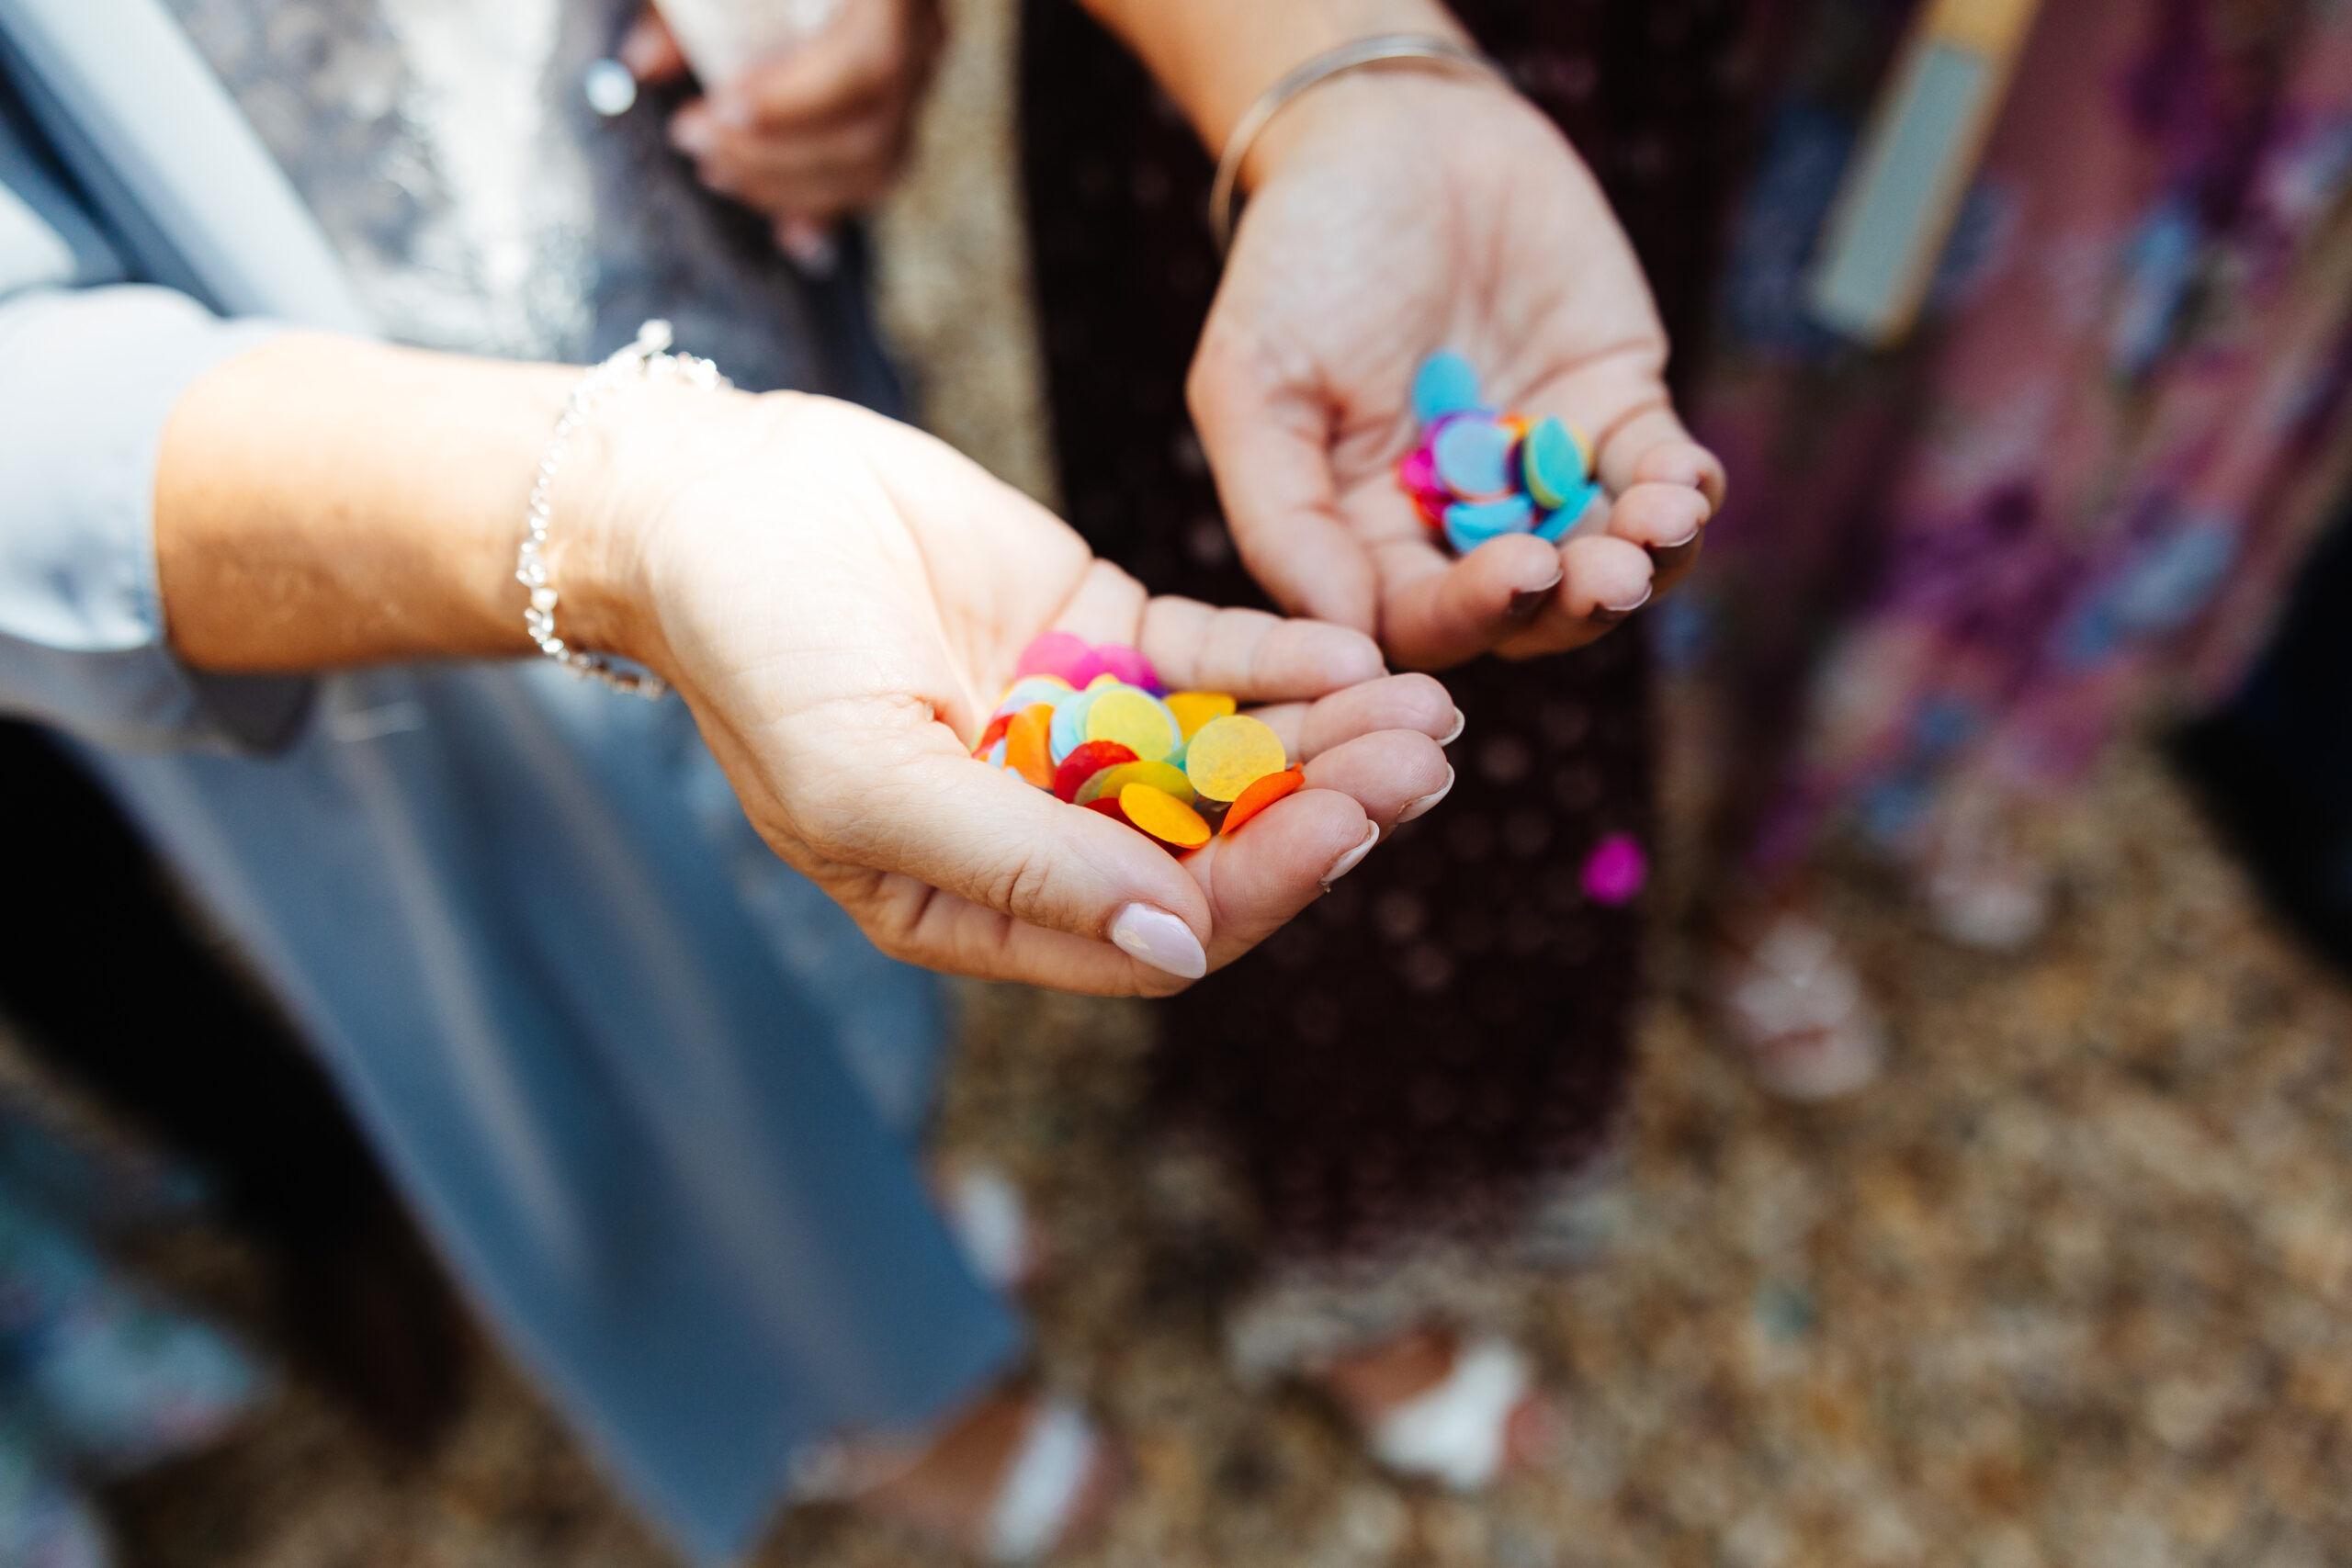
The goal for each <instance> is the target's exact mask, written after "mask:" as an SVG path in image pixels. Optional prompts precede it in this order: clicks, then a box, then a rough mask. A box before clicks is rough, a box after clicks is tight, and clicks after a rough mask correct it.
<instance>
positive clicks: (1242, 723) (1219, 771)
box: [1184, 714, 1290, 800]
mask: <svg viewBox="0 0 2352 1568" xmlns="http://www.w3.org/2000/svg"><path fill="white" fill-rule="evenodd" d="M1289 765H1290V759H1289V758H1288V757H1287V756H1286V755H1284V753H1283V738H1282V737H1281V736H1279V735H1276V734H1275V733H1274V732H1273V731H1272V729H1269V728H1267V727H1266V726H1265V725H1263V724H1261V723H1260V722H1259V721H1258V720H1256V719H1254V718H1251V717H1250V716H1249V715H1247V714H1231V715H1228V716H1226V717H1224V718H1215V719H1211V720H1210V721H1209V722H1208V723H1206V724H1204V725H1203V726H1201V728H1200V732H1199V733H1198V734H1196V735H1194V736H1193V739H1192V742H1191V744H1190V746H1189V748H1188V749H1187V750H1186V751H1185V753H1184V773H1185V776H1186V777H1188V778H1190V779H1191V780H1192V781H1193V788H1194V789H1196V790H1198V791H1199V792H1200V793H1201V794H1203V795H1206V796H1207V797H1208V798H1209V799H1211V800H1236V799H1238V798H1239V797H1240V795H1241V792H1242V791H1243V790H1245V789H1248V788H1249V787H1250V785H1251V784H1256V783H1257V782H1258V781H1259V780H1260V779H1262V778H1264V777H1265V776H1266V775H1267V774H1268V773H1281V772H1282V771H1283V769H1284V768H1285V767H1287V766H1289Z"/></svg>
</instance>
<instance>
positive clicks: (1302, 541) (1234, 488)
mask: <svg viewBox="0 0 2352 1568" xmlns="http://www.w3.org/2000/svg"><path fill="white" fill-rule="evenodd" d="M1185 397H1186V399H1187V400H1188V402H1189V404H1190V406H1191V409H1192V413H1193V426H1194V428H1195V429H1196V430H1197V431H1198V433H1199V435H1200V438H1201V446H1202V449H1203V451H1204V452H1205V453H1206V454H1207V456H1208V459H1209V467H1210V468H1211V470H1212V471H1213V472H1214V473H1215V474H1216V487H1217V495H1218V497H1219V498H1220V499H1221V500H1222V501H1223V502H1224V503H1225V511H1226V518H1227V525H1228V526H1229V527H1230V528H1231V530H1232V533H1233V544H1234V548H1235V549H1236V550H1237V551H1238V552H1239V554H1240V556H1241V561H1242V564H1243V565H1244V566H1246V567H1248V568H1249V570H1250V576H1251V577H1253V578H1255V579H1257V581H1258V582H1259V583H1260V584H1261V586H1262V587H1264V589H1265V590H1266V592H1268V593H1269V594H1270V595H1272V598H1273V600H1274V602H1275V603H1276V604H1280V605H1282V606H1283V608H1284V609H1286V610H1289V611H1291V612H1293V613H1294V614H1296V615H1311V616H1314V617H1315V618H1316V619H1317V620H1322V621H1329V622H1332V623H1333V624H1335V625H1338V626H1352V627H1354V628H1355V629H1357V630H1358V631H1363V632H1371V631H1373V630H1374V629H1375V627H1376V626H1377V625H1378V616H1379V582H1378V576H1377V572H1376V570H1375V568H1374V563H1373V561H1372V559H1371V558H1370V556H1369V555H1368V554H1367V552H1366V550H1365V548H1364V547H1363V543H1362V541H1361V540H1360V539H1359V538H1358V537H1357V536H1356V534H1355V532H1354V530H1352V529H1351V528H1350V527H1349V526H1348V525H1347V523H1346V522H1345V520H1343V519H1342V518H1341V517H1340V510H1339V492H1338V488H1337V482H1336V480H1335V479H1334V478H1333V475H1332V471H1331V454H1330V417H1331V416H1330V412H1329V408H1328V407H1327V406H1326V405H1325V403H1324V402H1323V400H1320V399H1319V398H1317V396H1316V395H1315V393H1314V392H1313V391H1312V390H1311V389H1307V388H1304V387H1301V386H1298V385H1296V384H1295V383H1292V382H1287V381H1285V380H1283V379H1282V378H1279V376H1278V374H1277V373H1276V372H1275V371H1274V370H1272V367H1270V366H1269V364H1268V362H1267V356H1266V355H1263V354H1262V353H1261V351H1260V350H1259V349H1258V347H1257V346H1255V345H1254V344H1252V343H1251V342H1250V340H1248V339H1247V338H1246V337H1245V335H1244V334H1243V333H1242V332H1241V331H1240V330H1239V329H1238V328H1234V327H1231V326H1229V325H1227V324H1226V323H1225V322H1224V321H1223V320H1222V318H1220V317H1216V316H1213V317H1212V318H1211V320H1210V321H1209V324H1208V327H1207V328H1206V330H1205V331H1204V332H1203V333H1202V335H1201V344H1200V348H1199V350H1198V352H1197V353H1196V354H1195V355H1193V368H1192V373H1191V376H1190V378H1188V380H1187V381H1186V384H1185Z"/></svg>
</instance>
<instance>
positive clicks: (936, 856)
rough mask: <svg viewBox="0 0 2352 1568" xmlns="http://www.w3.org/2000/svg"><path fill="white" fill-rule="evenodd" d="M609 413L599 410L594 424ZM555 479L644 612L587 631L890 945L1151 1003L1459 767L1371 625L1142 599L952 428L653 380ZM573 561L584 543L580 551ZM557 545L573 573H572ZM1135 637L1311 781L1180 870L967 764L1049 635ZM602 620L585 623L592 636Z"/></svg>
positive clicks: (581, 536)
mask: <svg viewBox="0 0 2352 1568" xmlns="http://www.w3.org/2000/svg"><path fill="white" fill-rule="evenodd" d="M596 428H598V427H591V429H592V431H594V430H595V429H596ZM603 428H604V429H605V430H606V431H608V432H609V434H605V436H604V437H603V440H602V448H603V450H602V457H601V461H596V460H592V461H587V462H583V463H582V468H581V470H580V475H579V476H576V477H573V478H571V479H568V480H567V481H566V488H565V489H564V490H561V491H560V492H559V494H558V497H557V508H558V511H559V513H563V514H565V515H568V516H571V517H572V518H574V519H575V521H574V523H573V524H572V525H571V529H572V533H571V538H572V539H573V540H574V541H575V543H574V544H573V545H572V546H571V547H570V548H571V549H573V550H575V551H587V552H591V553H593V554H594V555H597V556H599V557H601V560H600V562H599V564H598V565H597V567H596V568H595V572H596V575H597V576H598V577H599V578H600V579H602V580H604V581H613V582H620V583H625V584H627V585H628V588H627V591H626V592H623V593H622V594H621V595H620V596H619V600H618V602H620V603H624V604H628V606H630V608H629V609H628V611H627V612H626V613H625V614H620V615H613V616H610V617H607V624H605V625H600V626H594V628H593V638H594V640H593V645H594V646H601V647H605V648H610V649H614V650H616V651H619V652H623V653H626V654H628V655H630V656H632V657H635V658H637V659H639V660H641V661H642V662H645V663H647V664H649V665H650V666H652V667H653V668H655V669H657V670H659V671H661V672H662V674H664V675H665V676H666V677H668V678H669V679H670V680H671V681H672V682H673V683H674V684H675V685H676V686H677V688H678V689H679V691H680V692H681V693H682V694H683V695H684V698H685V700H686V701H687V703H688V704H689V705H691V706H692V708H693V710H694V713H695V717H696V719H697V720H698V722H699V723H700V725H701V728H702V730H703V734H704V736H705V738H706V739H707V740H708V741H709V743H710V745H711V748H712V750H713V751H714V752H715V753H716V755H717V756H718V760H719V761H720V763H721V764H722V765H723V766H724V767H725V768H726V769H727V772H728V773H729V777H730V778H731V779H732V780H733V782H734V784H735V787H736V790H737V792H738V794H739V795H741V799H742V802H743V805H744V807H745V810H746V811H747V812H748V813H749V815H750V817H751V820H752V824H753V825H754V826H755V827H756V828H757V829H759V830H760V832H761V834H762V835H763V837H764V838H765V839H766V840H767V841H768V843H769V844H770V845H771V846H772V847H774V848H775V851H776V852H777V853H778V854H780V855H782V856H783V857H784V858H785V859H786V860H787V861H788V862H790V863H792V864H793V865H794V866H796V867H797V868H798V869H799V870H800V871H802V872H803V873H805V874H808V875H809V877H811V878H812V879H814V880H815V881H816V882H817V883H818V884H819V885H820V886H822V887H823V888H824V889H825V890H826V891H827V892H828V893H830V894H831V896H832V897H834V898H835V899H837V900H838V901H840V902H841V903H842V905H843V906H844V907H845V908H847V909H848V910H849V911H850V913H851V914H852V915H853V916H854V917H855V918H856V919H857V920H858V922H859V923H860V925H862V926H863V927H864V928H865V931H866V933H867V934H868V936H870V937H871V938H872V939H873V940H874V942H876V944H877V945H878V946H880V947H881V948H882V949H883V950H884V951H885V952H888V953H892V954H894V955H896V956H899V957H901V958H904V959H907V960H909V961H910V962H913V963H917V964H925V965H927V966H930V967H932V968H935V969H943V970H949V971H955V972H959V973H964V974H972V975H981V976H992V977H997V978H1005V979H1021V980H1029V981H1034V982H1037V983H1040V984H1045V985H1050V986H1057V987H1064V988H1067V989H1075V990H1093V991H1110V992H1144V993H1160V992H1167V991H1170V990H1174V989H1178V988H1180V987H1181V986H1182V983H1183V981H1184V980H1186V979H1189V978H1193V977H1197V976H1199V975H1201V974H1202V973H1204V972H1205V971H1206V970H1207V969H1209V968H1213V967H1216V966H1217V965H1219V964H1226V963H1228V962H1230V961H1231V960H1233V959H1234V958H1236V957H1238V956H1239V955H1240V954H1241V953H1244V952H1246V951H1248V950H1249V949H1250V947H1252V946H1254V945H1255V944H1256V943H1257V942H1261V941H1262V940H1264V939H1265V938H1266V937H1267V936H1268V935H1270V934H1272V932H1273V931H1275V930H1276V929H1277V928H1279V927H1280V926H1281V925H1282V924H1283V922H1284V921H1286V920H1287V919H1290V918H1291V917H1292V916H1294V915H1295V914H1297V913H1298V912H1299V911H1300V910H1301V909H1303V908H1306V905H1308V904H1309V903H1311V902H1313V901H1314V899H1315V898H1317V897H1318V896H1319V895H1320V893H1321V891H1322V889H1323V886H1324V884H1325V883H1326V882H1327V881H1329V879H1330V878H1332V877H1333V876H1334V875H1336V874H1344V872H1345V871H1346V870H1347V869H1349V868H1351V866H1352V865H1353V864H1354V863H1355V862H1356V860H1357V859H1360V858H1361V855H1362V852H1363V850H1364V849H1366V848H1367V847H1369V846H1370V844H1371V843H1372V842H1373V841H1374V838H1375V836H1376V835H1377V834H1378V833H1379V832H1380V831H1381V830H1383V829H1385V828H1387V827H1388V826H1389V825H1391V824H1393V823H1394V822H1396V821H1397V820H1398V819H1399V818H1400V816H1409V815H1414V814H1418V810H1419V809H1426V808H1427V806H1428V805H1429V804H1430V803H1432V801H1433V797H1436V796H1439V795H1442V793H1443V792H1444V790H1445V789H1446V787H1447V786H1448V784H1450V782H1451V780H1452V773H1451V770H1450V769H1449V768H1448V767H1447V765H1446V762H1445V759H1444V755H1443V752H1442V750H1441V748H1440V740H1441V739H1443V738H1450V736H1451V734H1452V732H1453V729H1454V728H1456V725H1457V721H1458V716H1457V715H1456V714H1455V713H1454V710H1453V704H1452V702H1451V701H1450V700H1449V699H1448V698H1447V696H1446V694H1445V692H1444V690H1443V688H1442V687H1441V686H1440V685H1439V684H1438V683H1437V682H1435V681H1433V680H1430V678H1429V677H1427V676H1419V675H1396V676H1392V675H1388V674H1387V673H1386V672H1385V670H1384V668H1383V666H1382V662H1381V659H1380V654H1379V650H1378V649H1376V648H1375V647H1374V644H1373V642H1372V641H1371V639H1370V638H1368V637H1364V636H1363V634H1361V633H1358V632H1354V631H1351V630H1348V629H1345V628H1343V627H1339V626H1323V625H1317V624H1313V623H1308V622H1296V621H1284V620H1282V619H1280V618H1278V617H1275V616H1272V615H1265V614H1262V613H1259V612H1254V611H1241V610H1213V609H1211V608H1209V607H1208V606H1206V605H1204V604H1195V603H1193V602H1191V601H1187V600H1181V599H1169V598H1159V599H1154V598H1149V597H1148V596H1147V595H1146V594H1145V593H1144V592H1143V590H1142V589H1141V588H1140V587H1139V586H1138V585H1137V584H1136V582H1135V581H1134V580H1132V579H1131V578H1129V577H1127V576H1126V575H1125V573H1123V572H1121V571H1119V570H1117V569H1115V568H1114V567H1112V566H1110V565H1108V564H1106V563H1104V562H1102V561H1098V560H1096V559H1094V558H1092V556H1091V554H1090V552H1089V551H1088V549H1087V547H1086V546H1085V544H1084V543H1083V541H1081V540H1080V538H1079V537H1078V536H1077V535H1076V534H1074V533H1073V532H1071V531H1070V530H1069V528H1068V527H1067V526H1066V525H1063V524H1062V523H1061V522H1060V521H1059V520H1057V518H1055V517H1054V516H1053V515H1052V514H1051V513H1048V512H1046V510H1044V509H1043V508H1042V507H1039V506H1037V505H1036V504H1035V503H1034V502H1030V501H1029V500H1027V499H1026V498H1025V497H1023V496H1022V495H1021V494H1019V493H1018V492H1017V491H1013V490H1012V489H1011V488H1010V487H1008V486H1005V485H1003V484H1001V483H1000V482H998V481H997V480H995V479H991V478H989V476H988V475H987V474H986V473H985V472H983V471H982V470H981V469H980V468H978V466H976V465H974V464H972V463H971V462H969V461H967V459H965V458H963V457H959V456H957V455H956V454H955V453H954V452H952V451H951V450H949V449H948V448H947V447H946V446H943V445H942V444H940V443H938V442H936V441H934V440H932V439H931V438H930V437H928V436H925V435H922V434H919V433H917V432H914V431H912V430H910V429H908V428H907V427H905V426H903V425H899V424H896V423H892V422H890V421H888V420H885V419H883V418H881V417H879V416H877V415H875V414H871V413H868V412H864V411H862V410H859V409H856V408H854V407H852V406H850V405H847V404H843V403H838V402H833V401H831V400H825V399H819V398H809V397H804V396H797V395H793V394H776V395H773V396H770V397H765V398H756V399H755V398H749V397H744V396H741V395H739V394H723V395H722V397H721V400H720V401H719V402H718V405H717V406H716V407H714V405H713V402H712V401H711V400H709V399H708V398H707V397H697V396H692V395H686V394H670V395H664V394H659V393H652V392H649V393H645V394H642V395H640V396H639V398H637V399H636V400H634V401H633V403H632V406H631V409H630V411H629V413H628V416H627V417H616V419H615V420H614V421H613V422H612V423H611V424H610V425H608V426H605V427H603ZM578 561H579V557H577V556H575V557H574V562H578ZM581 570H582V568H581V567H580V566H579V565H575V564H571V563H567V562H564V561H559V562H558V563H557V573H558V579H559V581H561V580H563V578H564V577H565V575H566V574H567V573H573V572H578V571H581ZM1055 628H1058V629H1063V630H1068V631H1071V632H1075V633H1077V634H1078V635H1080V636H1081V637H1085V638H1087V639H1088V640H1089V641H1091V642H1097V643H1102V642H1121V643H1128V644H1131V645H1133V646H1135V647H1136V648H1139V649H1141V650H1142V651H1143V652H1144V654H1145V655H1146V656H1147V657H1148V658H1149V659H1150V660H1152V662H1153V663H1154V664H1155V665H1156V666H1157V667H1158V669H1159V672H1160V674H1161V675H1162V677H1163V678H1164V679H1166V680H1167V681H1169V682H1171V683H1173V684H1175V685H1178V686H1187V687H1193V688H1204V689H1213V690H1219V691H1225V692H1230V693H1232V694H1234V695H1236V696H1237V697H1238V698H1239V699H1240V700H1241V701H1242V702H1243V703H1244V704H1245V705H1255V706H1256V707H1257V711H1258V713H1259V716H1261V717H1262V718H1264V719H1266V720H1267V722H1269V723H1270V724H1272V725H1273V726H1274V727H1275V728H1276V729H1277V730H1279V731H1280V732H1281V733H1282V734H1283V739H1284V741H1285V743H1286V745H1287V746H1288V748H1289V749H1290V751H1291V754H1292V758H1293V760H1294V761H1303V762H1304V764H1305V772H1306V785H1307V787H1306V788H1305V789H1303V790H1301V791H1299V792H1298V793H1296V794H1295V795H1291V796H1290V797H1288V798H1287V799H1284V800H1283V801H1281V802H1279V803H1278V804H1276V805H1275V806H1273V807H1271V808H1270V809H1268V810H1267V811H1265V812H1264V813H1263V814H1262V815H1261V816H1260V817H1259V818H1256V819H1255V820H1253V821H1252V822H1251V823H1250V826H1249V827H1248V829H1246V830H1244V831H1242V832H1240V833H1238V834H1235V835H1232V836H1229V837H1219V838H1216V839H1214V840H1211V841H1210V842H1209V843H1208V844H1207V845H1206V846H1204V848H1202V849H1200V850H1198V851H1195V852H1193V853H1192V854H1190V855H1188V856H1186V857H1185V858H1184V859H1182V860H1181V861H1179V860H1177V859H1175V858H1173V857H1171V856H1170V854H1169V853H1168V852H1167V851H1165V850H1164V849H1162V848H1161V847H1159V844H1158V843H1156V842H1155V841H1154V840H1150V839H1148V838H1146V837H1144V836H1143V835H1142V834H1140V833H1138V832H1136V831H1135V830H1134V829H1130V828H1127V827H1125V826H1122V825H1120V824H1118V823H1115V822H1113V821H1111V820H1110V819H1108V818H1104V817H1103V816H1100V815H1098V814H1096V813H1094V812H1091V811H1085V810H1081V809H1079V808H1077V807H1071V806H1069V805H1066V804H1064V803H1062V802H1060V801H1057V800H1056V799H1055V798H1053V797H1052V796H1051V795H1046V794H1044V793H1042V792H1040V791H1038V790H1036V789H1035V788H1033V787H1031V786H1030V785H1028V784H1024V783H1023V782H1022V781H1021V780H1020V779H1019V778H1017V777H1015V776H1013V775H1012V774H1010V773H1004V772H1001V771H999V770H996V769H992V768H989V767H988V766H986V765H985V764H983V763H981V762H978V761H974V760H973V759H972V758H971V757H970V755H969V749H970V747H971V745H972V743H973V741H974V740H975V739H976V738H977V737H978V734H979V732H980V730H981V728H983V726H984V725H985V723H986V720H987V718H988V716H989V712H990V710H991V708H992V707H993V705H995V703H996V701H997V699H998V696H999V694H1000V693H1001V691H1002V689H1003V688H1004V686H1005V685H1006V684H1007V683H1008V682H1009V681H1010V680H1011V679H1012V674H1013V669H1014V665H1015V662H1016V660H1018V658H1019V656H1020V653H1021V651H1022V649H1023V648H1024V647H1025V646H1026V645H1027V644H1028V643H1029V641H1030V640H1031V639H1032V638H1033V637H1035V636H1036V635H1037V634H1038V633H1039V632H1041V631H1045V630H1047V629H1055ZM583 629H586V628H584V627H583Z"/></svg>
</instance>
